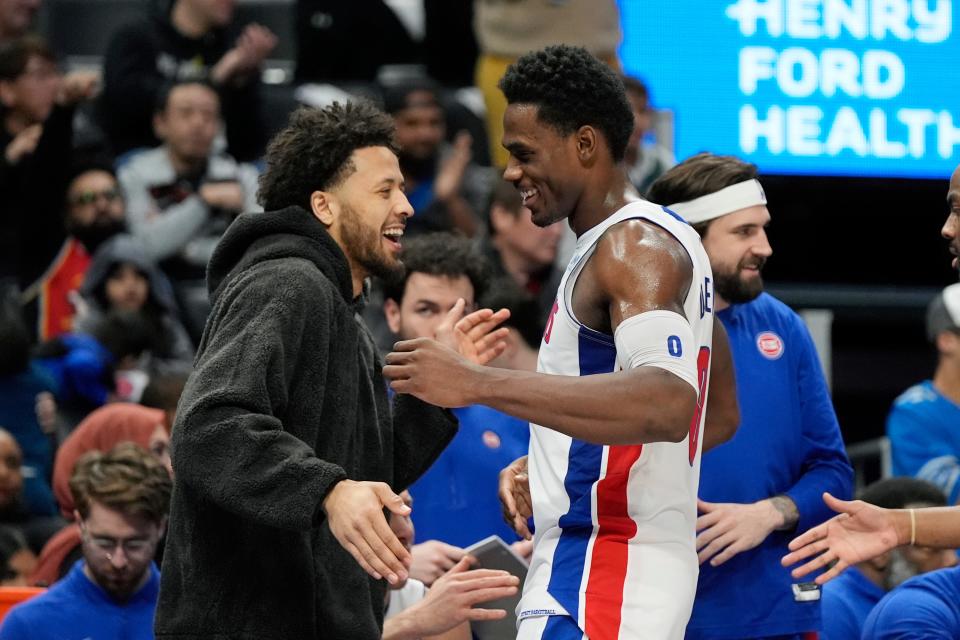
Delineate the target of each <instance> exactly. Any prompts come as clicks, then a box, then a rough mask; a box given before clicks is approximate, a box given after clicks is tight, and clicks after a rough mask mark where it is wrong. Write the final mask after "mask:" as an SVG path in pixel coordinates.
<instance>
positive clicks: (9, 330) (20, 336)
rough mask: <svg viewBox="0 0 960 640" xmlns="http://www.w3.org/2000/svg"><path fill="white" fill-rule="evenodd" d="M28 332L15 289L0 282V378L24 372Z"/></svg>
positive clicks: (28, 348) (28, 359) (27, 349)
mask: <svg viewBox="0 0 960 640" xmlns="http://www.w3.org/2000/svg"><path fill="white" fill-rule="evenodd" d="M29 364H30V332H29V330H28V329H27V325H26V323H25V322H24V320H23V313H22V312H21V309H20V301H19V296H18V292H17V288H16V287H15V286H14V285H12V284H7V283H4V282H0V376H9V375H13V374H15V373H20V372H22V371H26V369H27V367H28V366H29Z"/></svg>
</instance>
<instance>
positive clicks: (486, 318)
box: [434, 298, 510, 364]
mask: <svg viewBox="0 0 960 640" xmlns="http://www.w3.org/2000/svg"><path fill="white" fill-rule="evenodd" d="M465 308H466V302H465V301H464V299H463V298H460V299H459V300H457V303H456V304H455V305H453V308H452V309H450V312H449V313H447V316H446V317H445V318H444V319H443V322H442V323H440V325H439V326H438V327H437V330H436V331H435V332H434V337H435V338H436V340H437V341H439V342H440V343H442V344H444V345H446V346H448V347H450V348H451V349H453V350H454V351H457V352H458V353H459V354H460V355H462V356H463V357H464V358H466V359H467V360H469V361H470V362H472V363H474V364H487V363H488V362H490V361H491V360H493V359H494V358H496V357H497V356H499V355H500V354H501V353H503V351H504V349H506V348H507V343H506V337H507V335H508V334H509V333H510V330H509V329H506V328H500V329H497V326H498V325H499V324H500V323H502V322H503V321H504V320H506V319H507V318H509V317H510V311H509V309H500V310H499V311H497V312H496V313H494V312H493V310H491V309H479V310H477V311H474V312H473V313H470V314H468V315H466V316H464V310H465Z"/></svg>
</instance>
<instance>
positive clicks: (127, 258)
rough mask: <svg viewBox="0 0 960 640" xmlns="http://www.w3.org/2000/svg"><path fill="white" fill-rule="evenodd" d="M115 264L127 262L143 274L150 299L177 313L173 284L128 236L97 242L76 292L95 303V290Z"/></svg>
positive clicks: (144, 251)
mask: <svg viewBox="0 0 960 640" xmlns="http://www.w3.org/2000/svg"><path fill="white" fill-rule="evenodd" d="M117 264H131V265H133V266H134V267H136V268H137V270H138V271H140V272H141V273H143V274H144V275H146V276H147V281H148V282H149V283H150V298H151V299H152V300H153V302H154V303H155V304H156V305H157V306H158V307H160V308H161V309H163V310H164V311H165V312H167V313H170V314H177V313H178V309H177V303H176V299H175V298H174V296H173V285H171V284H170V280H169V279H167V276H166V275H164V273H163V272H162V271H161V270H160V268H159V267H157V265H156V264H155V263H154V262H153V261H152V260H150V258H148V257H147V252H146V249H144V247H143V244H142V243H141V242H140V241H139V240H137V239H136V238H134V237H133V236H131V235H127V234H121V235H117V236H114V237H112V238H110V239H109V240H107V241H106V242H104V243H103V244H102V245H100V248H99V249H97V252H96V253H95V254H94V255H93V261H92V262H91V263H90V267H89V269H87V272H86V274H84V276H83V284H82V285H80V294H81V295H82V296H83V297H84V298H86V299H87V300H92V301H96V302H99V301H98V300H97V299H96V295H95V293H96V292H97V291H99V290H101V289H102V288H103V287H104V286H105V284H106V280H107V276H108V275H110V271H111V269H113V267H114V265H117Z"/></svg>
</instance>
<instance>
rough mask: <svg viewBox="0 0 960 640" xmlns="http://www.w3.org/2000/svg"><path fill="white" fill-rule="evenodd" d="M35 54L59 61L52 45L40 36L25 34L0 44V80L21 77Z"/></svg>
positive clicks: (45, 58)
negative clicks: (51, 47)
mask: <svg viewBox="0 0 960 640" xmlns="http://www.w3.org/2000/svg"><path fill="white" fill-rule="evenodd" d="M33 56H37V57H39V58H43V59H44V60H47V61H48V62H52V63H54V64H56V62H57V57H56V56H55V55H53V50H52V49H50V45H48V44H47V41H46V40H44V39H43V38H41V37H40V36H35V35H25V36H22V37H20V38H16V39H14V40H11V41H10V42H8V43H6V44H4V45H3V46H0V81H3V80H16V79H17V78H19V77H20V75H21V74H23V72H24V71H26V69H27V63H29V62H30V58H32V57H33Z"/></svg>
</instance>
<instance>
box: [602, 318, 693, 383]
mask: <svg viewBox="0 0 960 640" xmlns="http://www.w3.org/2000/svg"><path fill="white" fill-rule="evenodd" d="M613 339H614V342H615V343H616V346H617V361H618V362H619V364H620V366H621V367H622V368H623V369H633V368H636V367H659V368H660V369H664V370H666V371H669V372H670V373H672V374H674V375H675V376H677V377H678V378H680V379H681V380H685V381H687V382H688V383H690V386H691V387H693V388H694V390H697V392H698V393H699V387H700V385H699V381H698V380H697V353H698V351H699V348H698V345H697V344H696V341H695V340H694V337H693V330H692V329H691V328H690V323H689V322H687V319H686V318H684V317H683V316H682V315H680V314H679V313H675V312H673V311H663V310H657V311H647V312H646V313H641V314H640V315H636V316H631V317H629V318H627V319H626V320H624V321H623V322H621V323H620V326H618V327H617V330H616V332H615V333H614V336H613Z"/></svg>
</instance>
